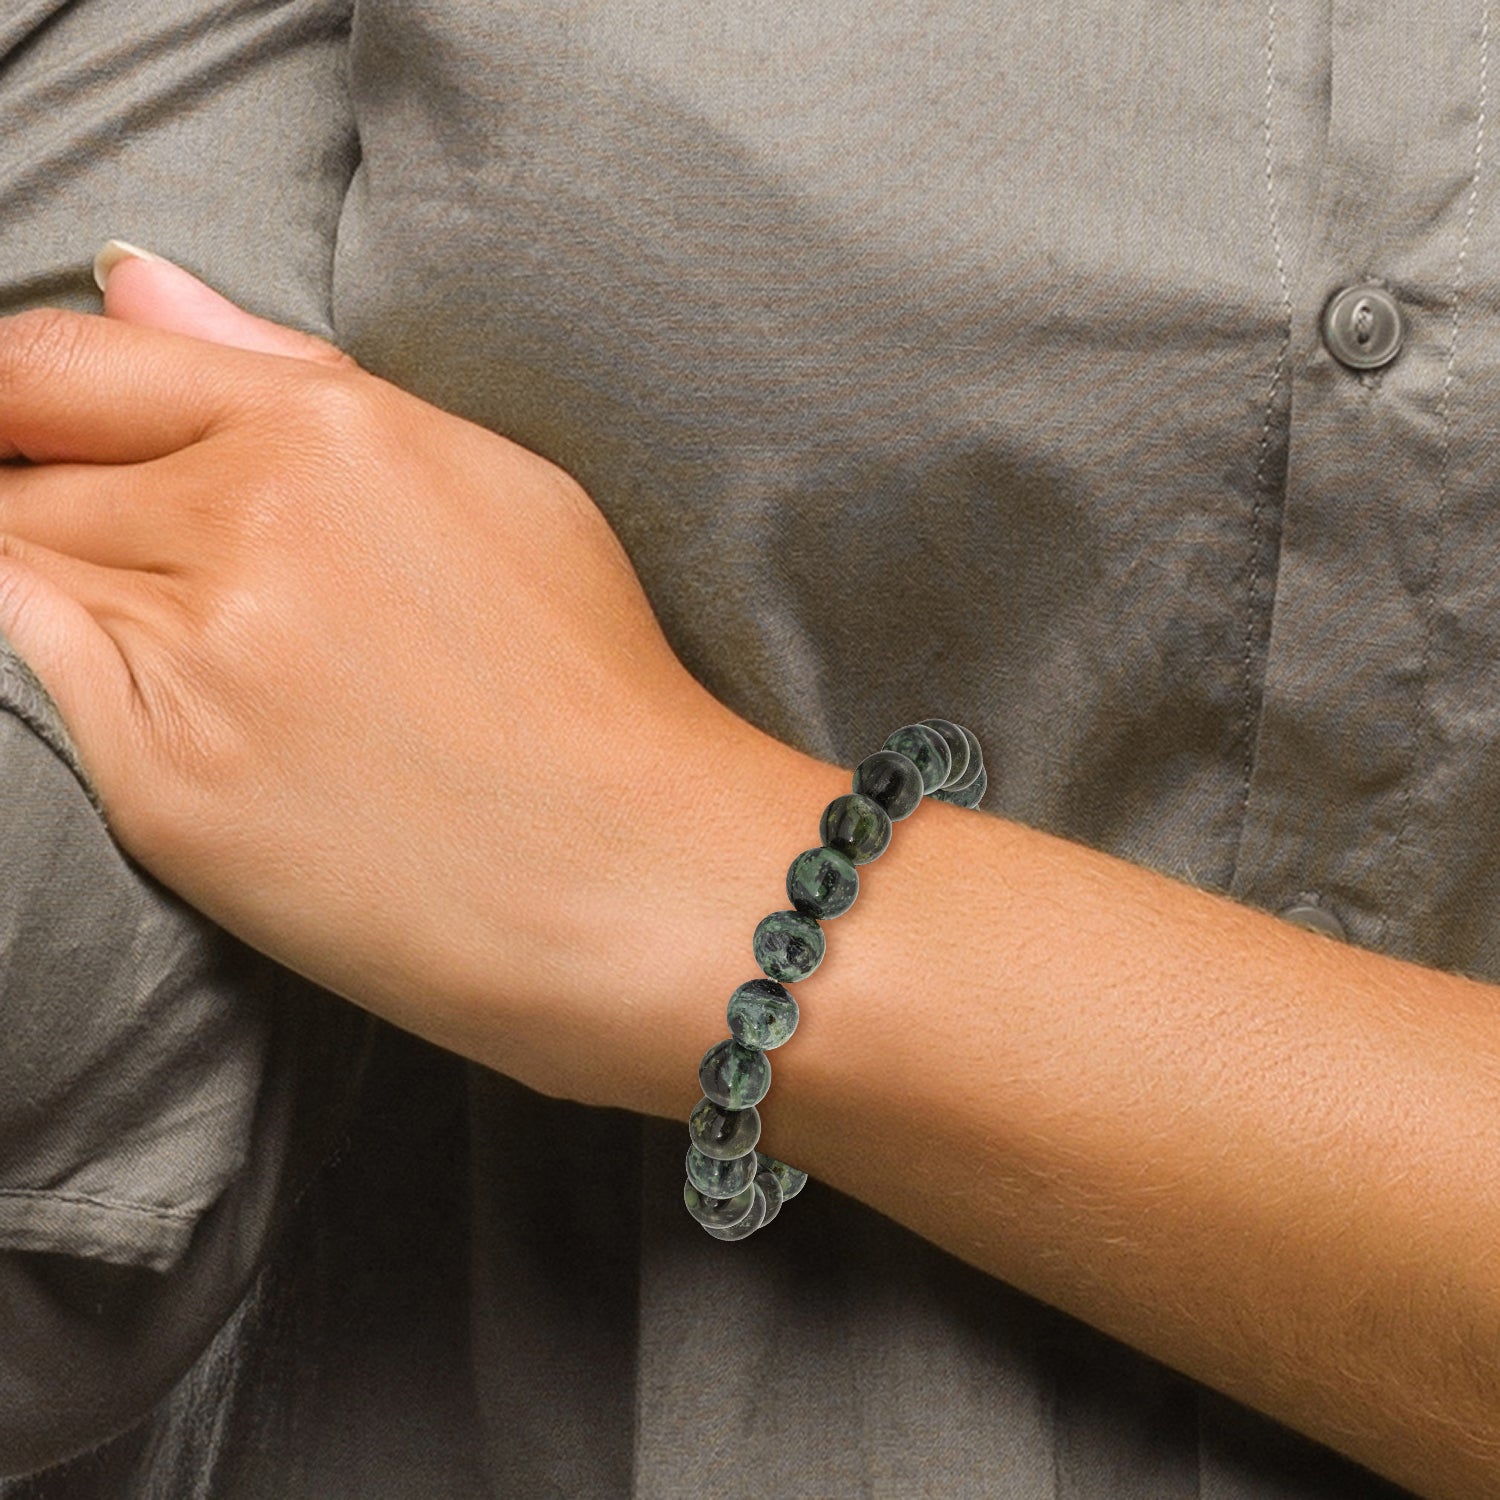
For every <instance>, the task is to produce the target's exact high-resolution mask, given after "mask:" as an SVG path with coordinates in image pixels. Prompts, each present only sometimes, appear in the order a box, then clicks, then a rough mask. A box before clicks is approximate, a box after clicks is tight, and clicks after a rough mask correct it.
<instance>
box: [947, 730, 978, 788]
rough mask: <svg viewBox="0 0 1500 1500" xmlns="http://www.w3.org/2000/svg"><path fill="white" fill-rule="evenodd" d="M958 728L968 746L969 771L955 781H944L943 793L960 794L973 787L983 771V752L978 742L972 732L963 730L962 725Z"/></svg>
mask: <svg viewBox="0 0 1500 1500" xmlns="http://www.w3.org/2000/svg"><path fill="white" fill-rule="evenodd" d="M958 727H959V728H960V729H963V732H964V739H965V740H967V741H968V744H969V769H968V770H967V771H965V772H964V774H963V775H962V776H960V777H958V778H957V779H956V780H949V781H945V782H944V783H943V790H944V791H945V792H961V791H963V790H964V789H965V788H966V787H971V786H973V785H974V783H975V782H976V781H978V780H979V773H980V772H981V771H982V770H984V751H983V750H981V749H980V748H979V741H978V740H976V739H975V738H974V734H973V731H972V730H969V729H964V726H963V725H962V724H960V725H959V726H958Z"/></svg>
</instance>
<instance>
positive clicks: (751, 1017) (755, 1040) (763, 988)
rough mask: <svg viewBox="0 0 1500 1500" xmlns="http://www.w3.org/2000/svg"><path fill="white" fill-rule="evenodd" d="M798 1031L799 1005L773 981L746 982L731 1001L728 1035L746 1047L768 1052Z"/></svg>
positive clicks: (750, 980) (789, 993)
mask: <svg viewBox="0 0 1500 1500" xmlns="http://www.w3.org/2000/svg"><path fill="white" fill-rule="evenodd" d="M796 1029H797V1002H796V1001H795V1000H793V999H792V995H791V991H790V990H788V989H787V988H786V986H785V985H780V984H777V982H776V981H775V980H774V979H749V980H746V982H745V983H744V984H742V985H741V986H740V987H739V988H738V989H737V990H736V991H735V992H734V993H733V994H732V995H731V996H730V997H729V1031H730V1035H731V1036H733V1037H734V1039H735V1041H737V1042H739V1043H740V1044H741V1045H742V1046H745V1047H759V1048H760V1050H761V1051H762V1052H769V1051H770V1050H771V1048H772V1047H779V1046H780V1045H781V1044H782V1043H783V1042H784V1041H786V1040H787V1038H788V1037H790V1036H791V1034H792V1033H793V1032H794V1031H795V1030H796Z"/></svg>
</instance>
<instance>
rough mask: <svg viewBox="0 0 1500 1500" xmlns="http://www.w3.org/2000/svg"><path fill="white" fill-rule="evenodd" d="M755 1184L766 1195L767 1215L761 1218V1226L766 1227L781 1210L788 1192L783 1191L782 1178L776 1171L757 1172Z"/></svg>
mask: <svg viewBox="0 0 1500 1500" xmlns="http://www.w3.org/2000/svg"><path fill="white" fill-rule="evenodd" d="M755 1185H756V1187H758V1188H759V1189H760V1190H761V1192H763V1193H764V1194H765V1195H766V1216H765V1218H764V1219H763V1220H761V1228H762V1229H764V1228H765V1227H766V1225H767V1224H769V1223H770V1222H771V1220H772V1219H774V1218H775V1217H776V1215H777V1214H779V1213H780V1212H781V1205H782V1204H783V1203H784V1202H785V1201H786V1194H785V1193H784V1192H783V1191H782V1187H781V1179H780V1178H779V1177H778V1176H777V1175H776V1174H775V1173H774V1172H767V1171H764V1170H762V1171H760V1172H757V1173H756V1174H755Z"/></svg>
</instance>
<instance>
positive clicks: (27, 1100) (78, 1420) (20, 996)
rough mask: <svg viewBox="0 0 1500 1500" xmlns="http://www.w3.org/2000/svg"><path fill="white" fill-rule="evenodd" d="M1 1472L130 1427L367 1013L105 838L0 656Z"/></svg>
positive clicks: (157, 1390)
mask: <svg viewBox="0 0 1500 1500" xmlns="http://www.w3.org/2000/svg"><path fill="white" fill-rule="evenodd" d="M0 853H3V860H4V869H5V872H6V879H5V881H4V884H3V886H0V1475H15V1474H21V1473H29V1472H32V1471H34V1470H36V1469H39V1468H42V1467H44V1466H46V1465H48V1464H52V1463H55V1462H57V1461H59V1460H60V1459H63V1458H65V1457H68V1456H70V1455H71V1454H74V1453H78V1452H81V1451H84V1450H85V1449H88V1448H91V1447H94V1446H96V1445H97V1444H98V1443H100V1442H102V1441H104V1440H105V1439H107V1438H109V1437H111V1436H113V1435H114V1434H115V1433H117V1432H120V1431H123V1430H124V1429H125V1428H126V1427H127V1426H129V1425H131V1424H133V1423H134V1422H135V1421H138V1420H139V1419H141V1418H142V1417H144V1416H145V1415H146V1414H147V1413H148V1412H149V1411H150V1409H151V1407H152V1406H153V1405H154V1404H155V1403H156V1402H157V1401H158V1400H159V1399H160V1398H161V1397H162V1396H163V1395H164V1394H165V1393H166V1391H167V1390H168V1389H170V1387H171V1385H172V1384H174V1383H175V1381H176V1380H177V1379H179V1378H180V1377H181V1376H182V1374H183V1373H184V1372H185V1371H186V1370H187V1368H188V1367H189V1366H190V1365H191V1364H192V1363H193V1361H194V1360H195V1359H196V1358H197V1356H198V1355H199V1353H201V1351H202V1350H203V1349H204V1348H205V1347H206V1346H207V1344H208V1343H209V1341H210V1340H211V1339H212V1338H213V1336H214V1334H215V1333H216V1331H217V1330H218V1329H219V1328H220V1327H221V1326H222V1325H223V1324H224V1322H225V1321H226V1320H227V1319H228V1318H229V1317H230V1316H231V1314H232V1313H233V1311H234V1309H235V1307H236V1306H237V1305H238V1303H239V1301H240V1300H241V1298H242V1297H243V1295H244V1293H245V1291H246V1289H247V1287H248V1286H249V1284H250V1281H251V1279H252V1277H253V1275H254V1272H255V1269H256V1266H257V1263H258V1262H259V1260H260V1259H261V1257H262V1256H263V1254H264V1252H265V1250H266V1248H267V1246H268V1245H269V1243H270V1241H271V1240H272V1238H273V1237H274V1235H275V1233H276V1232H277V1230H278V1228H279V1226H280V1223H281V1221H282V1220H283V1219H284V1217H285V1213H286V1211H287V1209H288V1208H289V1206H290V1202H291V1200H292V1199H293V1198H294V1197H295V1194H296V1192H297V1191H298V1190H299V1184H301V1183H303V1182H305V1181H306V1180H307V1179H308V1177H309V1175H310V1173H311V1172H312V1171H315V1170H316V1167H317V1165H318V1164H319V1162H320V1161H321V1159H322V1156H323V1154H324V1153H325V1151H326V1149H327V1147H328V1145H329V1143H330V1138H329V1129H330V1121H331V1119H332V1115H331V1113H330V1111H331V1110H332V1109H334V1108H335V1107H336V1106H337V1105H338V1103H339V1100H340V1098H341V1096H342V1095H343V1094H344V1093H347V1092H348V1088H346V1087H344V1086H345V1085H349V1086H351V1087H352V1080H353V1078H354V1077H356V1076H357V1071H358V1070H357V1067H352V1066H351V1060H357V1057H358V1055H359V1051H360V1046H361V1041H360V1038H361V1037H362V1035H363V1033H364V1030H365V1028H366V1026H367V1024H368V1021H369V1018H368V1017H367V1016H365V1015H364V1013H363V1012H360V1011H358V1010H356V1009H355V1008H354V1007H352V1006H349V1005H347V1004H346V1003H345V1002H343V1001H341V1000H338V999H337V997H335V996H332V995H330V994H328V993H327V992H326V991H323V990H320V989H318V988H317V987H316V986H314V985H312V984H310V983H309V982H307V981H304V980H302V979H301V978H300V977H299V976H296V975H293V974H291V973H290V972H289V971H287V970H285V969H282V968H281V967H280V966H279V965H276V964H274V963H273V962H272V961H271V960H270V959H268V958H266V957H265V956H264V955H262V954H259V953H257V952H255V951H254V950H253V949H250V948H248V947H247V946H245V945H244V944H242V943H240V942H239V941H238V940H237V939H235V938H233V937H232V936H231V935H230V934H228V933H226V932H224V931H223V930H222V929H221V928H218V927H217V926H215V924H213V923H212V922H210V921H209V920H208V919H207V918H205V917H204V916H202V915H201V914H200V913H198V912H196V911H195V910H193V909H192V908H191V907H189V906H187V905H186V904H185V903H184V902H182V901H181V900H179V899H178V898H177V897H175V896H174V895H173V894H172V893H171V892H169V891H167V890H166V889H165V888H164V887H163V886H161V885H160V884H159V883H158V882H156V881H155V880H153V879H152V878H151V877H150V876H149V875H148V874H147V873H146V872H145V871H144V870H142V869H141V868H140V867H139V866H138V865H136V864H135V863H134V862H133V861H131V860H130V859H129V858H128V857H127V856H126V855H125V854H124V853H123V851H121V850H120V849H119V848H118V846H117V845H115V843H114V842H113V840H112V839H111V837H110V835H109V832H108V828H107V825H106V823H105V820H104V818H103V816H102V813H101V811H100V809H99V806H98V803H97V800H96V798H95V796H94V793H93V789H92V788H91V786H90V785H89V783H88V780H87V778H86V776H85V775H84V773H83V770H82V768H81V766H80V764H79V762H78V758H77V755H76V752H75V750H74V747H73V746H72V744H71V742H70V741H69V739H68V736H67V732H66V729H65V727H64V726H63V724H62V721H61V719H60V717H59V716H58V714H57V711H56V708H55V706H54V705H53V704H52V702H51V700H50V698H48V696H47V695H46V693H45V691H44V690H43V689H42V688H41V685H40V683H38V682H37V681H36V679H35V677H34V676H33V675H32V674H31V673H30V672H29V670H28V669H27V668H26V667H25V666H24V664H23V663H21V662H20V661H19V659H18V658H16V657H15V656H13V655H11V654H10V653H9V652H8V651H7V650H6V649H5V648H4V644H3V642H0Z"/></svg>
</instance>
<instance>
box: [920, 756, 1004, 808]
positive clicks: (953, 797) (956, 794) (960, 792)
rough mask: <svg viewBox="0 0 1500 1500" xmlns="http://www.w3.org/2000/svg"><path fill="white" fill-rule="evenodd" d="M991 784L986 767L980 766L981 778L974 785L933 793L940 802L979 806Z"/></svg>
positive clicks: (962, 805)
mask: <svg viewBox="0 0 1500 1500" xmlns="http://www.w3.org/2000/svg"><path fill="white" fill-rule="evenodd" d="M989 784H990V778H989V777H988V776H987V775H986V774H985V770H984V767H983V766H980V768H979V779H978V780H977V781H976V782H975V783H974V784H973V785H972V786H966V787H960V788H958V789H956V790H954V791H948V790H946V789H944V790H940V791H936V792H934V793H933V794H932V795H933V796H934V797H936V798H937V799H938V801H939V802H951V803H952V804H953V805H954V806H955V807H978V806H979V802H980V799H981V798H982V797H983V796H984V794H985V791H986V789H987V788H988V787H989Z"/></svg>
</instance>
